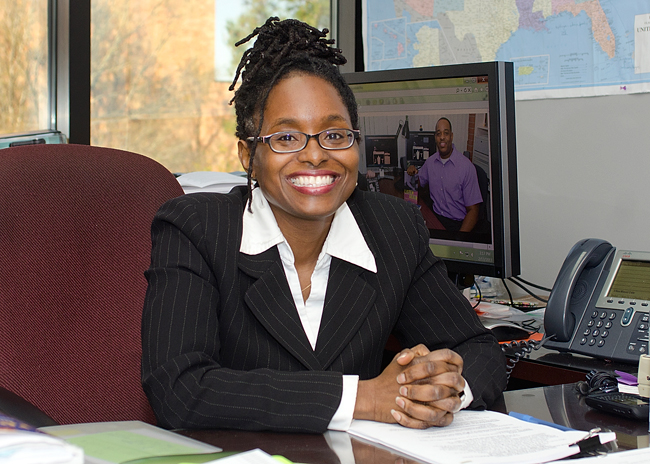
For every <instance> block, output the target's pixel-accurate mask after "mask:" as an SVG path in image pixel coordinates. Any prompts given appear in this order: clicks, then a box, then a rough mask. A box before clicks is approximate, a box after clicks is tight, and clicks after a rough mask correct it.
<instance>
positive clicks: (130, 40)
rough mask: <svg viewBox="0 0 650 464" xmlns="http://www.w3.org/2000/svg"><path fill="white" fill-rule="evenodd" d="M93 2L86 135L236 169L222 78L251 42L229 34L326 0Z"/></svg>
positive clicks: (320, 8)
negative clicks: (240, 42)
mask: <svg viewBox="0 0 650 464" xmlns="http://www.w3.org/2000/svg"><path fill="white" fill-rule="evenodd" d="M0 1H10V0H0ZM11 1H15V0H11ZM91 7H92V9H91V122H90V123H91V128H90V130H91V143H92V144H93V145H101V146H110V147H113V148H121V149H124V150H129V151H133V152H136V153H141V154H143V155H146V156H150V157H152V158H154V159H156V160H158V161H159V162H161V163H162V164H163V165H165V166H166V167H167V168H168V169H170V170H171V171H173V172H191V171H203V170H213V171H236V170H241V166H240V164H239V160H238V158H237V139H236V138H235V136H234V132H235V116H234V108H233V107H232V106H230V105H229V101H230V99H231V98H232V92H230V91H229V90H228V87H229V86H230V84H231V79H232V76H234V69H235V67H234V66H235V64H236V63H237V62H238V61H239V57H240V56H241V53H242V52H243V51H244V50H245V49H246V48H247V47H248V46H250V43H249V44H247V45H245V46H243V47H240V49H236V50H235V49H234V47H233V46H232V45H229V44H234V42H235V41H236V40H238V39H240V38H242V37H244V36H245V35H247V34H248V33H250V32H251V31H252V30H253V28H254V27H255V26H258V25H260V24H262V23H263V21H264V20H265V19H266V18H268V17H269V16H273V15H278V16H281V15H280V14H278V13H277V12H285V15H284V16H281V17H282V18H286V17H296V18H299V19H303V20H305V21H307V22H309V23H310V24H314V25H318V26H319V27H320V28H323V27H329V15H330V0H317V1H313V0H311V1H310V0H243V1H232V0H186V1H184V2H178V1H173V0H140V1H138V2H134V1H130V0H92V4H91ZM233 52H234V53H235V58H233Z"/></svg>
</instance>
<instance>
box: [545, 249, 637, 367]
mask: <svg viewBox="0 0 650 464" xmlns="http://www.w3.org/2000/svg"><path fill="white" fill-rule="evenodd" d="M649 309H650V252H643V251H628V250H619V251H617V250H616V248H614V247H613V246H612V245H611V244H610V243H609V242H607V241H605V240H600V239H593V238H590V239H584V240H581V241H579V242H578V243H576V244H575V245H574V246H573V248H571V250H570V251H569V254H568V255H567V257H566V259H565V261H564V264H563V265H562V268H561V269H560V272H559V274H558V276H557V279H556V280H555V283H554V284H553V288H552V290H551V293H550V295H549V300H548V304H547V306H546V311H545V314H544V332H545V333H546V335H547V336H551V335H553V337H552V338H551V339H550V340H549V341H548V342H546V344H545V345H544V346H545V347H547V348H551V349H555V350H558V351H570V352H574V353H580V354H584V355H588V356H593V357H596V358H602V359H608V360H612V361H618V362H624V363H630V364H638V362H639V356H640V355H642V354H648V324H649V320H648V319H649V317H648V314H649Z"/></svg>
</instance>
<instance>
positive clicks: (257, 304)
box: [239, 247, 321, 370]
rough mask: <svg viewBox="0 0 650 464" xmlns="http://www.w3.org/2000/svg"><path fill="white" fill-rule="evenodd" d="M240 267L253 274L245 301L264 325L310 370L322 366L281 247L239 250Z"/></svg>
mask: <svg viewBox="0 0 650 464" xmlns="http://www.w3.org/2000/svg"><path fill="white" fill-rule="evenodd" d="M239 258H240V259H239V268H240V269H241V270H242V271H243V272H245V273H246V274H248V275H249V276H251V277H253V278H254V279H256V280H255V282H253V284H252V285H251V286H250V287H249V288H248V290H247V291H246V294H245V296H244V301H246V303H247V304H248V306H249V308H250V309H251V311H252V313H253V314H254V315H255V317H256V318H257V320H258V321H259V322H260V323H261V324H262V325H263V326H264V328H265V329H266V330H267V331H268V332H269V333H270V334H271V336H272V337H273V338H275V339H276V340H277V341H278V343H280V344H281V345H282V346H283V347H284V348H285V349H286V350H287V351H289V353H291V354H292V355H293V356H294V357H295V358H296V359H297V360H298V361H300V363H302V364H303V365H304V366H305V367H306V368H308V369H310V370H320V369H321V366H320V362H319V361H318V359H317V358H316V355H315V354H314V351H313V350H312V348H311V345H310V344H309V340H308V339H307V335H305V331H304V329H303V327H302V323H301V322H300V317H299V316H298V311H297V310H296V305H295V303H294V301H293V297H292V296H291V291H290V290H289V284H288V283H287V278H286V276H285V274H284V269H283V268H282V262H281V261H280V256H279V254H278V251H277V247H272V248H270V249H269V250H267V251H265V252H264V253H261V254H259V255H246V254H243V253H240V254H239Z"/></svg>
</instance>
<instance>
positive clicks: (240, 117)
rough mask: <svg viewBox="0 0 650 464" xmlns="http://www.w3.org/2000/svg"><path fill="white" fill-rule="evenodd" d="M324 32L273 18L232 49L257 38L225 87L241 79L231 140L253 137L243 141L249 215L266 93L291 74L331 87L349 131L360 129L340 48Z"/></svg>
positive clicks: (233, 87) (235, 102)
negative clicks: (347, 117)
mask: <svg viewBox="0 0 650 464" xmlns="http://www.w3.org/2000/svg"><path fill="white" fill-rule="evenodd" d="M328 32H329V31H328V30H327V29H323V30H322V31H319V30H318V29H316V28H315V27H312V26H310V25H309V24H306V23H303V22H301V21H298V20H296V19H285V20H283V21H280V19H279V18H277V17H271V18H269V19H267V20H266V22H265V23H264V25H262V26H260V27H257V28H255V30H253V32H252V33H250V34H249V35H248V36H246V37H244V38H243V39H242V40H240V41H239V42H237V43H236V44H235V46H239V45H242V44H244V43H246V42H248V41H249V40H251V39H252V38H253V37H256V36H257V39H256V40H255V44H254V45H253V47H252V48H249V49H248V50H246V51H245V52H244V54H243V56H242V58H241V61H240V62H239V65H238V66H237V71H236V72H235V78H234V79H233V82H232V84H231V85H230V88H229V89H230V90H231V91H232V90H234V89H235V86H236V83H237V81H238V79H239V77H240V76H241V85H240V86H239V88H238V89H237V91H236V92H235V95H234V97H233V98H232V100H231V101H230V103H231V104H232V103H233V102H234V104H235V113H236V115H237V129H236V131H235V135H236V136H237V137H238V138H239V139H240V140H244V141H247V138H248V137H254V139H253V141H252V142H250V141H247V143H248V144H249V149H250V153H251V154H250V160H249V165H248V170H247V179H248V209H249V211H251V200H252V190H253V179H252V172H253V160H254V158H255V151H256V149H257V137H259V135H260V132H261V130H262V124H263V122H264V109H265V107H266V101H267V99H268V96H269V93H270V92H271V90H272V89H273V87H275V85H276V84H277V83H278V82H280V81H281V80H282V79H284V78H286V77H288V76H289V74H296V73H297V74H310V75H314V76H316V77H320V78H321V79H323V80H325V81H327V82H329V83H330V84H332V85H333V86H334V88H335V89H336V90H337V91H338V93H339V95H340V96H341V100H342V101H343V104H344V105H345V106H346V108H347V110H348V113H349V115H350V121H351V122H352V128H353V129H358V128H359V116H358V113H357V103H356V100H355V98H354V94H353V93H352V90H351V89H350V87H349V86H348V84H347V83H346V82H345V79H343V76H341V73H340V72H339V70H338V67H337V66H338V65H342V64H345V63H346V62H347V60H346V59H345V57H344V56H343V55H342V54H341V50H340V49H338V48H334V47H331V45H332V44H334V40H332V39H330V40H328V39H326V38H325V37H326V36H327V33H328ZM256 120H257V125H256V124H255V121H256Z"/></svg>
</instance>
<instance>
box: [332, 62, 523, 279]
mask: <svg viewBox="0 0 650 464" xmlns="http://www.w3.org/2000/svg"><path fill="white" fill-rule="evenodd" d="M344 76H345V78H346V80H347V82H348V83H349V84H350V86H351V88H352V90H353V92H354V94H355V97H356V100H357V104H358V108H359V124H360V129H361V134H362V137H361V140H360V144H361V145H363V146H361V147H360V153H361V157H362V158H364V157H365V159H361V160H360V163H359V170H360V171H361V172H362V173H364V174H366V176H367V177H368V179H369V181H373V182H375V183H377V185H378V189H379V190H380V191H383V192H385V193H388V194H392V195H396V196H400V197H403V198H404V199H405V200H407V201H411V202H412V203H416V204H417V205H418V207H419V208H420V211H421V212H422V215H423V217H424V219H425V222H426V224H427V227H428V228H429V233H430V247H431V249H432V250H433V252H434V253H435V254H436V256H439V257H440V258H442V259H444V260H445V263H446V264H447V269H448V271H449V272H450V274H465V275H485V276H491V277H500V278H507V277H511V276H513V275H518V274H519V272H520V260H519V215H518V199H517V166H516V141H515V116H514V82H513V79H514V76H513V66H512V63H507V62H486V63H472V64H459V65H449V66H433V67H424V68H409V69H395V70H388V71H370V72H358V73H348V74H344ZM385 134H390V135H385ZM377 137H379V138H385V139H386V140H388V139H389V138H390V139H391V143H393V144H394V145H391V148H390V150H394V149H396V150H397V157H395V156H393V155H392V153H391V159H390V164H388V163H385V164H384V165H390V166H398V167H397V168H393V169H391V170H388V171H387V170H386V169H383V166H384V165H382V164H381V163H377V158H376V157H375V154H374V153H375V149H374V148H370V147H369V143H370V141H373V140H374V139H375V138H377ZM373 146H375V145H373ZM377 151H379V152H381V151H382V148H379V149H378V150H377ZM383 151H384V152H386V151H387V150H383ZM411 166H413V167H411ZM387 174H390V175H387Z"/></svg>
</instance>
